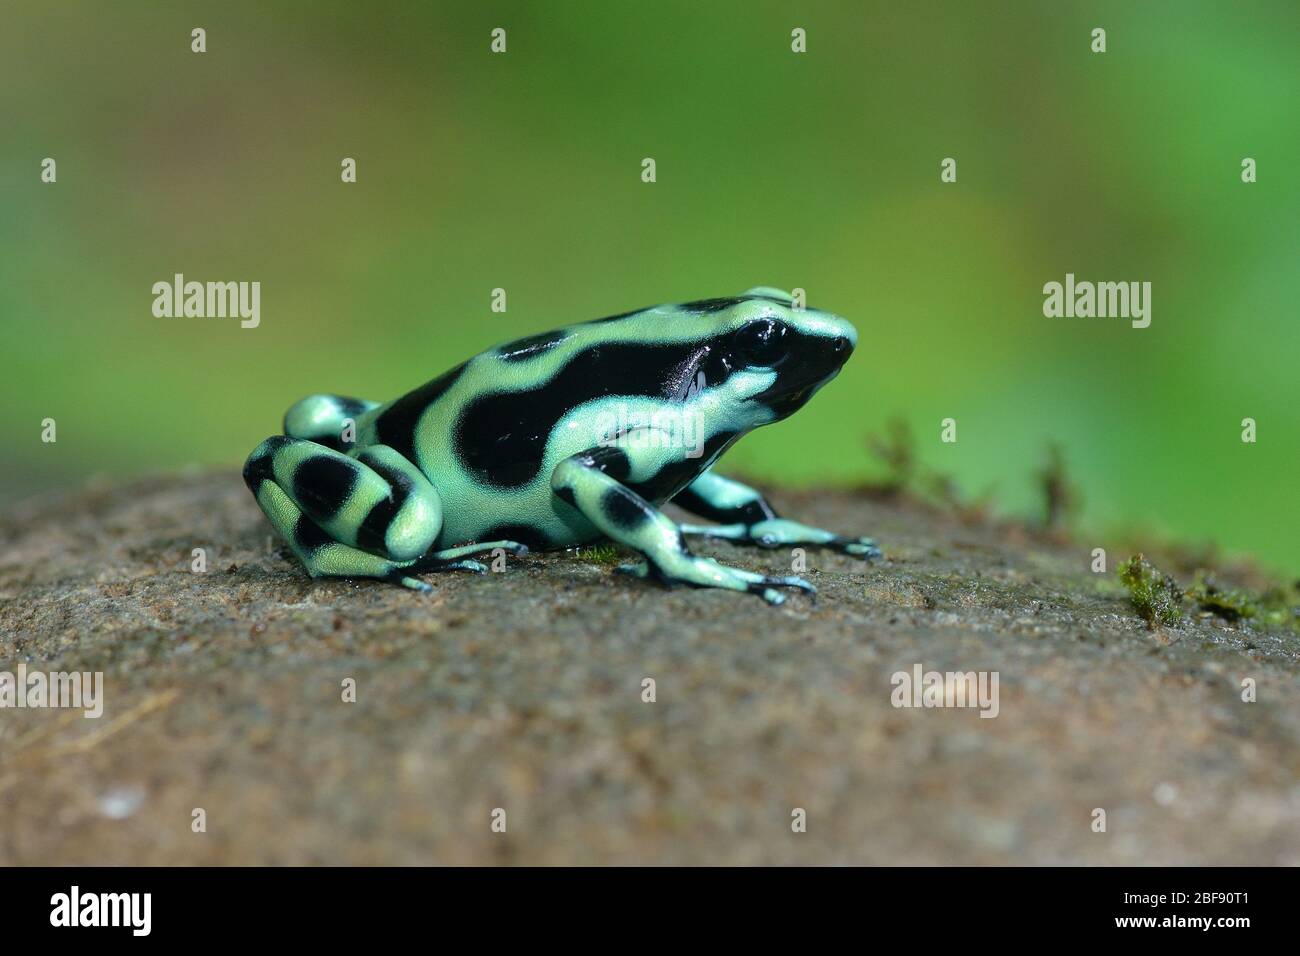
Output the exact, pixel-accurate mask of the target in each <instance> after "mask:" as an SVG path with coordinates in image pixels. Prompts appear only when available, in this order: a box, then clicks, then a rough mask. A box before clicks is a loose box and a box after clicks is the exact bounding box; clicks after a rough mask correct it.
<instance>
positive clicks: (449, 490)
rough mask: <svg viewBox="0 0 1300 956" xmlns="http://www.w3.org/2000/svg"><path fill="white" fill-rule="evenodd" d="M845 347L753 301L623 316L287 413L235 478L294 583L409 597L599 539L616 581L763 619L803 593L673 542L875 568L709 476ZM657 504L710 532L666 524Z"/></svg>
mask: <svg viewBox="0 0 1300 956" xmlns="http://www.w3.org/2000/svg"><path fill="white" fill-rule="evenodd" d="M856 343H857V331H856V330H855V329H854V328H853V326H852V325H851V324H849V323H848V322H847V321H846V320H845V319H843V318H841V317H840V316H838V315H835V314H833V313H830V312H824V311H820V310H817V309H813V308H804V307H799V306H796V304H795V302H794V300H793V298H792V297H791V296H790V294H789V293H786V292H781V291H780V290H777V289H772V288H767V287H762V288H756V289H750V290H749V291H747V292H745V293H743V294H741V295H739V296H733V297H728V298H717V299H703V300H700V301H696V302H688V303H685V304H682V305H660V306H655V307H653V308H648V309H641V310H637V311H634V312H626V313H623V314H621V315H614V316H610V317H608V318H604V319H596V320H595V321H592V322H585V323H582V324H578V325H570V326H566V327H565V328H562V329H557V330H555V331H553V332H544V333H542V334H540V335H531V336H528V337H527V338H523V339H519V340H518V341H514V342H510V343H509V344H506V345H501V346H498V347H496V348H493V349H489V350H488V351H486V352H483V353H481V354H479V355H476V356H474V357H473V358H471V359H470V360H469V361H467V362H464V363H463V364H461V365H458V366H456V367H455V368H453V369H451V370H450V371H448V372H446V373H444V374H443V375H441V376H439V377H438V378H435V379H434V380H433V381H431V382H429V383H428V384H425V385H422V386H420V387H419V388H417V389H415V390H414V391H411V392H408V393H407V394H405V395H403V396H402V397H400V398H397V399H395V400H393V401H390V402H387V403H385V404H380V403H378V402H372V401H365V400H363V399H356V398H345V397H342V396H338V395H312V396H310V397H308V398H304V399H303V400H302V401H300V402H298V403H297V404H295V405H294V406H292V407H291V408H290V409H289V411H288V412H287V413H286V415H285V418H284V434H282V435H277V436H275V437H273V438H268V439H266V441H264V442H262V443H261V444H260V445H258V446H257V448H256V449H255V450H254V451H253V453H252V454H251V455H250V456H249V458H248V461H247V463H246V464H245V465H244V480H245V482H247V484H248V487H249V488H250V489H251V490H252V492H253V495H254V496H255V497H256V498H257V503H258V505H260V506H261V508H262V510H263V511H264V512H265V513H266V516H267V517H268V518H269V519H270V520H271V524H272V525H274V526H275V528H276V530H277V531H278V532H279V533H280V534H281V535H282V536H283V537H284V538H285V540H286V541H287V542H288V543H289V546H290V547H291V548H292V549H293V551H294V553H295V554H296V555H297V556H298V558H299V559H300V560H301V561H302V563H303V564H304V565H305V566H306V569H307V571H308V572H310V573H311V575H312V576H313V577H321V576H327V575H339V576H347V577H370V578H380V579H383V580H386V581H391V582H394V583H396V584H401V585H405V586H406V587H409V588H415V589H418V590H424V591H427V590H429V589H430V588H429V585H428V584H427V583H426V582H424V581H422V580H421V579H420V577H419V575H422V574H426V573H430V572H435V571H446V570H469V571H484V570H486V569H485V568H484V566H483V565H482V564H481V563H479V562H478V561H475V560H473V559H474V557H475V556H483V555H485V554H488V553H492V552H495V551H496V550H497V549H504V551H506V552H510V553H514V554H524V553H526V552H527V551H528V550H529V549H534V550H556V549H563V548H570V547H574V546H577V545H582V544H587V543H591V542H595V541H600V540H604V539H610V540H613V541H614V542H616V543H618V544H620V545H623V546H625V547H626V548H629V549H631V550H632V551H635V552H637V553H638V554H639V555H640V556H641V558H642V560H640V561H638V562H634V563H631V564H627V565H623V566H622V567H620V568H619V569H618V570H619V571H621V572H623V573H626V574H631V575H634V576H637V577H642V578H646V577H648V578H653V579H656V580H658V581H660V582H663V583H666V584H685V585H693V586H695V587H702V588H726V589H729V590H733V591H743V592H748V593H750V594H756V595H758V596H760V597H761V598H763V600H765V601H767V602H768V603H769V604H780V603H782V602H783V601H784V599H785V596H784V594H783V593H782V592H781V591H780V590H778V589H781V588H793V589H797V590H801V591H805V592H808V593H814V592H815V589H814V588H813V587H812V585H810V584H809V583H808V582H807V581H805V580H803V579H802V578H800V577H795V576H771V575H766V574H758V573H754V572H751V571H745V570H741V569H739V568H733V567H728V566H727V565H724V564H721V563H719V562H717V561H715V560H713V559H710V558H705V557H700V556H697V555H695V554H693V553H692V552H691V550H690V548H689V547H688V546H687V540H686V539H687V536H689V535H709V536H713V537H718V538H725V539H729V540H731V541H734V542H738V543H744V544H754V545H758V546H761V547H764V548H777V547H788V546H799V545H814V546H825V547H829V548H833V549H836V550H838V551H840V552H843V553H845V554H849V555H854V556H857V557H860V558H863V559H870V558H875V557H879V556H880V551H879V550H878V549H877V547H876V544H875V542H873V541H872V540H871V539H870V538H862V537H845V536H842V535H839V534H835V533H832V532H830V531H824V530H822V529H820V528H814V527H810V526H808V525H804V524H800V523H798V522H795V521H789V520H786V519H784V518H781V517H778V516H777V513H776V511H775V510H773V508H772V506H771V505H770V504H769V503H768V502H767V500H766V499H765V498H764V497H763V496H762V495H761V494H760V493H759V492H757V491H755V490H754V489H752V488H749V487H747V486H746V485H743V484H741V483H740V482H737V481H734V480H732V479H729V478H725V477H723V476H722V475H720V474H718V473H717V472H715V471H714V470H713V465H714V462H716V461H717V459H718V458H719V457H720V456H721V455H722V454H723V452H725V451H726V450H727V449H728V448H730V447H731V446H732V445H733V444H734V443H735V442H736V441H737V440H738V439H739V438H740V437H741V436H743V435H744V434H746V433H747V432H749V431H750V430H752V429H754V428H757V427H758V426H760V425H767V424H770V423H771V422H776V421H780V420H782V419H784V418H787V417H789V416H790V415H792V414H793V413H794V412H796V411H798V410H799V409H800V408H802V407H803V405H804V404H805V403H806V402H807V401H808V399H809V398H811V397H812V395H813V393H814V392H816V391H817V390H818V389H819V388H821V387H822V386H823V385H825V384H826V383H827V382H829V381H830V380H831V379H833V378H834V377H835V376H836V375H837V374H838V373H839V371H840V369H841V367H842V366H843V365H844V363H845V361H847V360H848V358H849V356H850V355H851V354H852V352H853V348H854V346H855V345H856ZM668 501H671V502H673V503H674V504H676V505H679V506H680V507H682V508H684V509H685V510H686V511H688V512H690V513H692V514H694V515H697V516H700V517H702V518H705V519H707V520H709V521H713V522H717V523H716V524H710V525H695V524H683V525H678V524H677V523H676V522H674V521H673V520H671V519H670V518H669V517H668V516H667V515H665V514H664V513H663V512H662V511H661V510H660V508H661V506H663V505H664V503H665V502H668Z"/></svg>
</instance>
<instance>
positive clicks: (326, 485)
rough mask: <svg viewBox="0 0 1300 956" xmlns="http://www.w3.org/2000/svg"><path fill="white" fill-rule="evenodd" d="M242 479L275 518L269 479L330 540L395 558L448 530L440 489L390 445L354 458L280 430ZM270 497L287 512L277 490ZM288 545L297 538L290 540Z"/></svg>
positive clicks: (416, 552) (425, 546)
mask: <svg viewBox="0 0 1300 956" xmlns="http://www.w3.org/2000/svg"><path fill="white" fill-rule="evenodd" d="M244 480H245V481H246V482H247V483H248V487H249V488H250V489H251V490H252V492H253V494H254V495H255V496H257V499H258V503H259V504H262V510H264V511H266V512H267V515H268V516H270V517H271V518H272V521H273V522H274V521H275V520H276V518H275V516H274V515H272V513H271V511H270V510H268V509H267V506H266V504H263V502H262V496H263V490H264V489H265V488H266V486H267V485H273V486H274V487H275V488H277V489H278V490H279V491H280V492H282V493H283V495H284V497H285V498H287V499H288V501H289V502H290V503H291V504H292V505H294V506H295V510H296V511H298V512H300V513H301V514H302V515H303V516H304V517H305V518H306V519H308V521H309V523H312V524H314V525H315V526H316V528H317V529H318V530H319V532H320V533H321V536H323V537H324V538H325V539H326V540H328V541H333V542H337V543H338V544H341V545H346V546H347V547H348V548H350V549H352V550H356V551H360V552H364V553H366V554H370V555H374V556H376V557H379V558H386V559H389V560H390V561H410V560H412V559H414V558H417V557H419V556H420V555H422V554H424V553H425V552H426V551H428V550H429V548H430V547H431V546H432V545H433V542H434V540H435V539H436V538H437V536H438V532H439V531H440V530H441V528H442V502H441V499H440V498H439V497H438V492H437V491H436V490H435V489H434V487H433V485H431V484H430V483H429V480H428V479H427V478H425V477H424V475H423V474H422V473H421V472H420V470H419V469H418V468H416V467H415V465H413V464H411V463H410V462H409V461H407V460H406V459H405V458H403V457H402V456H401V455H400V454H399V453H398V452H396V451H395V450H393V449H392V448H389V447H388V446H386V445H371V446H369V447H366V448H364V449H362V450H361V451H358V452H356V453H354V454H353V455H352V456H348V455H344V454H341V453H339V452H337V451H334V450H333V449H330V448H326V447H325V446H324V445H320V444H317V443H316V442H311V441H305V440H302V439H297V438H289V437H287V436H283V435H279V436H276V437H274V438H268V439H267V440H266V441H264V442H262V444H261V445H259V446H258V447H257V448H256V449H255V450H254V451H253V454H252V455H250V456H249V458H248V462H247V463H246V464H245V465H244ZM272 499H273V502H272V503H274V504H275V505H276V506H277V508H276V510H277V511H278V512H283V511H284V509H283V507H282V505H281V503H280V502H279V500H278V496H275V495H272ZM284 523H286V524H287V523H288V522H287V518H286V520H285V522H284ZM277 526H278V525H277ZM294 527H295V529H297V530H301V531H302V532H303V537H305V538H306V539H311V538H312V534H311V531H310V529H306V528H300V523H299V522H297V521H296V520H295V523H294ZM280 530H281V531H282V533H283V532H284V530H285V529H284V528H280ZM297 530H295V534H297ZM286 537H288V535H286ZM290 544H295V542H294V540H293V539H292V538H291V539H290ZM295 550H299V549H298V548H297V547H295ZM304 560H305V559H304ZM325 573H347V572H342V571H335V572H325ZM353 573H365V572H353Z"/></svg>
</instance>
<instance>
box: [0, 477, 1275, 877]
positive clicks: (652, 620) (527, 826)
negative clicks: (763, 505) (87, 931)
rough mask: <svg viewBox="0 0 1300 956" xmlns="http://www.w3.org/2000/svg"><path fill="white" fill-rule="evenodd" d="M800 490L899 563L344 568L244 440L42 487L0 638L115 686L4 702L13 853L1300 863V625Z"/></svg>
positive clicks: (11, 656)
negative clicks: (286, 502)
mask: <svg viewBox="0 0 1300 956" xmlns="http://www.w3.org/2000/svg"><path fill="white" fill-rule="evenodd" d="M776 500H777V502H778V504H784V505H786V506H787V507H786V510H787V511H788V512H790V513H792V514H797V515H798V516H800V517H803V518H804V519H805V520H810V521H813V522H817V523H823V524H825V525H827V526H829V527H836V528H841V529H844V530H855V531H860V532H871V533H874V534H876V535H877V536H878V537H879V539H880V540H881V543H882V544H883V546H884V549H885V552H886V560H885V561H884V562H883V563H880V564H877V565H874V566H866V565H862V564H859V563H857V562H855V561H853V560H851V559H848V558H843V557H839V556H835V555H830V554H822V553H817V552H811V553H810V555H809V559H810V565H811V566H810V571H809V575H810V577H811V578H812V580H813V581H814V583H816V584H817V585H818V586H819V587H820V589H821V595H820V597H819V599H818V600H817V601H816V602H815V603H813V602H811V601H809V600H806V599H804V598H801V597H798V596H796V597H792V598H791V600H790V602H789V603H788V604H787V605H786V606H785V607H783V608H780V609H771V608H768V607H767V606H765V605H764V604H763V603H762V602H760V601H759V600H757V599H756V598H752V597H747V596H737V595H733V594H727V593H722V592H716V591H688V590H679V591H673V592H666V591H664V590H662V589H660V588H658V587H657V586H655V585H652V584H648V583H645V582H639V581H631V580H628V579H625V578H616V577H614V576H613V575H611V573H610V571H609V570H608V568H605V567H599V566H596V565H593V564H590V563H588V562H585V561H582V560H579V559H576V558H575V557H573V556H572V555H567V554H564V555H552V556H530V557H528V558H525V559H520V560H513V561H511V563H510V566H509V568H508V570H507V571H506V572H505V573H502V574H489V575H486V576H482V577H475V576H468V575H465V576H449V575H442V576H437V577H435V578H433V579H432V580H433V583H434V585H435V591H434V593H433V594H431V595H420V594H416V593H412V592H408V591H404V590H400V589H397V588H393V587H388V586H383V585H379V584H373V583H361V582H344V581H327V582H313V581H311V580H310V579H308V578H307V577H306V576H305V574H304V573H303V572H302V571H301V570H300V568H299V567H298V566H297V565H296V564H294V563H292V562H291V561H290V560H289V559H288V558H287V556H286V552H285V551H284V550H283V549H282V547H281V546H280V545H279V543H278V541H273V540H272V539H271V537H270V528H269V526H268V525H267V524H266V522H265V520H264V519H263V517H262V515H261V513H260V512H259V511H258V510H257V508H256V506H255V505H254V503H253V501H252V498H251V496H250V495H249V494H248V492H247V491H246V490H245V489H244V487H243V485H242V483H241V482H240V480H239V478H238V476H237V475H236V474H234V473H230V474H216V475H198V476H189V477H185V478H181V479H159V480H155V481H150V482H145V483H141V484H138V485H135V486H131V487H128V488H123V489H118V490H104V491H99V492H86V493H83V494H80V495H75V496H71V497H64V498H52V499H47V500H45V501H44V502H41V503H38V504H32V505H28V506H26V507H24V508H21V509H19V510H18V511H16V512H12V513H11V514H10V515H9V516H7V517H6V518H5V519H3V521H0V534H3V538H4V540H5V543H6V546H5V548H4V552H3V556H0V669H7V670H10V671H12V670H15V669H16V667H17V664H18V662H19V661H24V662H26V664H27V666H28V667H29V668H30V669H41V670H90V671H96V670H98V671H103V672H104V674H105V692H104V693H105V698H106V704H105V712H104V716H103V717H102V718H100V719H99V720H87V719H84V718H83V717H81V716H80V714H79V712H78V713H70V712H67V711H59V710H0V864H23V863H55V864H63V863H90V864H107V863H164V864H189V863H198V864H228V863H452V864H464V863H485V862H486V863H491V862H497V863H536V864H557V863H703V862H709V863H901V864H939V863H963V864H996V863H1006V862H1013V861H1027V862H1033V863H1087V864H1102V863H1121V864H1145V863H1172V864H1183V863H1265V864H1290V865H1296V864H1300V748H1298V747H1297V740H1298V739H1300V695H1298V694H1297V691H1298V690H1300V681H1297V656H1298V652H1300V644H1298V642H1297V639H1296V637H1295V635H1293V634H1291V633H1289V632H1281V633H1269V632H1265V631H1261V630H1255V629H1251V628H1249V627H1238V628H1234V627H1231V626H1228V625H1225V624H1223V623H1222V622H1218V621H1214V620H1193V621H1191V622H1190V623H1189V624H1188V625H1187V626H1186V627H1184V628H1182V629H1180V630H1166V631H1157V632H1150V631H1148V630H1147V629H1146V627H1145V625H1143V623H1142V622H1141V621H1140V620H1139V619H1138V618H1137V617H1136V616H1135V615H1134V614H1133V613H1132V611H1131V609H1130V608H1129V606H1128V604H1127V601H1126V600H1125V597H1124V595H1123V593H1122V592H1121V591H1120V590H1119V588H1118V585H1117V584H1116V583H1115V581H1114V575H1113V574H1111V575H1109V576H1107V577H1106V578H1102V577H1101V576H1099V575H1094V574H1091V573H1090V572H1089V570H1088V561H1089V555H1088V553H1087V551H1086V550H1085V549H1083V548H1082V547H1080V548H1074V549H1071V548H1068V547H1063V546H1059V545H1058V546H1049V545H1047V544H1045V543H1043V542H1041V541H1037V540H1035V539H1033V538H1030V537H1027V536H1025V535H1024V534H1019V535H1017V534H1009V533H1008V532H1007V531H1006V530H1005V529H997V528H992V527H987V528H970V527H965V526H962V525H960V524H958V523H956V522H953V521H951V520H950V519H947V518H945V517H943V516H941V515H938V514H934V513H930V512H927V511H925V510H922V509H917V508H915V507H912V506H902V505H889V504H883V503H880V502H873V501H870V500H866V499H861V498H854V497H849V496H838V495H816V496H811V495H809V496H802V495H801V496H798V497H795V496H790V495H784V496H783V495H779V494H778V495H776ZM195 547H203V548H206V549H207V551H208V556H209V569H208V571H207V573H205V574H196V573H193V572H192V571H191V570H190V562H191V549H192V548H195ZM1090 547H1091V545H1089V548H1090ZM701 550H702V551H704V552H706V553H710V554H713V555H715V556H718V557H720V558H723V559H724V560H727V561H731V562H734V563H737V564H740V565H742V566H745V567H750V568H771V569H773V570H776V569H778V568H788V564H789V555H788V554H781V553H772V552H761V551H753V550H748V549H745V550H741V549H735V548H732V547H731V546H730V545H726V544H721V543H719V544H716V545H708V546H703V547H702V548H701ZM1118 557H1120V555H1118V554H1115V555H1113V556H1112V565H1113V562H1114V560H1116V559H1117V558H1118ZM918 663H919V664H922V665H923V666H924V667H925V668H926V669H938V670H943V671H948V670H954V671H956V670H961V671H967V670H990V671H997V672H998V674H999V680H1000V714H999V716H998V717H997V718H996V719H981V718H980V717H979V716H978V713H977V712H976V711H975V710H969V709H967V710H958V709H896V708H894V707H893V706H891V703H890V693H891V689H892V688H891V684H890V677H891V675H892V674H893V673H894V672H895V671H899V670H908V671H910V670H911V669H912V667H913V665H914V664H918ZM646 677H651V678H653V679H654V680H655V681H656V684H657V701H656V702H655V703H644V702H642V700H641V684H642V679H643V678H646ZM1247 677H1249V678H1253V679H1254V680H1255V681H1256V682H1257V687H1258V698H1259V699H1258V701H1257V702H1256V703H1244V702H1242V700H1241V697H1240V694H1241V691H1240V682H1241V681H1242V679H1243V678H1247ZM346 678H353V679H355V681H356V686H357V700H356V702H355V703H346V702H344V701H343V700H342V699H341V696H342V693H341V685H342V682H343V681H344V680H345V679H346ZM196 807H201V808H203V809H204V810H205V811H206V815H207V832H206V833H194V832H192V830H191V815H192V811H193V809H194V808H196ZM497 807H500V808H504V809H505V811H506V822H507V832H506V833H504V834H502V833H493V832H492V831H491V829H490V822H491V814H492V811H493V809H494V808H497ZM795 807H802V808H804V809H805V810H806V811H807V816H808V824H807V832H806V833H793V832H792V831H791V811H792V809H793V808H795ZM1097 807H1101V808H1104V809H1105V810H1106V812H1107V830H1106V832H1105V833H1094V832H1093V831H1092V828H1091V823H1092V811H1093V809H1094V808H1097Z"/></svg>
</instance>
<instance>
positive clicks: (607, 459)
mask: <svg viewBox="0 0 1300 956" xmlns="http://www.w3.org/2000/svg"><path fill="white" fill-rule="evenodd" d="M635 453H636V454H638V455H640V456H642V458H644V459H646V460H644V461H637V462H635V463H634V462H632V461H631V460H630V458H629V454H628V452H627V451H625V450H624V449H622V448H619V447H601V448H593V449H589V450H588V451H585V452H580V453H579V454H577V455H573V456H572V457H570V458H566V459H564V460H563V461H561V462H560V463H559V464H558V465H556V467H555V471H554V472H553V473H552V475H551V488H552V489H554V491H555V493H556V495H557V496H558V497H559V498H560V499H561V500H563V501H565V502H566V503H568V504H569V505H571V506H572V507H574V508H576V509H577V510H578V512H580V513H581V514H582V516H583V517H584V518H586V519H587V521H589V522H590V523H591V524H592V525H594V526H595V527H596V528H597V529H598V530H599V531H600V532H601V533H602V534H604V535H606V536H607V537H609V538H611V539H613V540H614V541H616V542H618V543H619V544H622V545H624V546H625V547H628V548H632V549H633V550H635V551H638V552H640V553H641V555H642V556H644V558H645V561H644V562H641V563H638V564H633V565H628V566H624V567H623V568H620V570H621V571H622V572H623V573H626V574H632V575H635V576H637V577H643V578H644V577H650V578H654V579H656V580H658V581H662V582H664V583H666V584H686V585H691V586H693V587H700V588H723V589H726V590H730V591H742V592H745V593H748V594H757V595H758V596H759V597H761V598H762V599H763V600H765V601H767V602H768V603H769V604H780V603H782V602H783V601H784V600H785V597H784V595H782V594H781V593H780V592H779V591H777V590H776V589H777V588H787V587H788V588H797V589H799V590H801V591H805V592H807V593H810V594H811V593H815V589H814V588H813V586H812V585H811V584H809V583H808V582H807V581H804V580H802V579H801V578H795V577H769V576H768V575H763V574H756V573H754V572H752V571H742V570H740V569H739V568H730V567H727V566H725V565H722V564H719V563H718V562H717V561H714V560H712V559H710V558H701V557H698V556H696V555H694V554H692V553H691V552H690V550H689V549H688V548H687V547H686V539H685V538H683V537H682V533H681V531H680V530H678V528H677V525H676V524H675V523H674V522H673V521H672V519H670V518H669V517H668V516H667V515H665V514H663V512H661V511H660V510H659V509H658V508H656V507H655V506H654V505H652V504H650V502H648V501H646V500H645V499H644V498H642V497H641V496H640V495H639V494H637V493H636V492H635V491H633V490H632V489H631V488H629V487H628V486H627V485H624V484H623V483H622V482H621V481H619V480H618V479H616V478H614V477H613V476H612V475H611V474H608V473H607V471H606V469H608V470H609V471H614V472H616V473H618V474H624V475H626V474H628V473H629V471H630V470H633V469H638V468H640V469H641V470H643V471H653V470H654V469H655V468H656V466H661V463H659V462H656V461H653V460H650V456H652V455H654V454H656V450H654V449H648V450H647V449H637V450H636V452H635Z"/></svg>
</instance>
